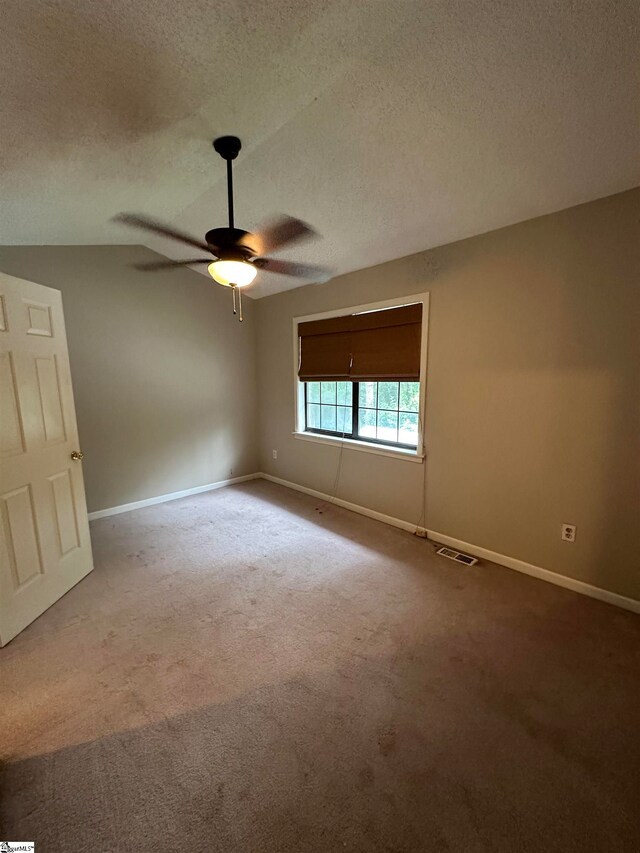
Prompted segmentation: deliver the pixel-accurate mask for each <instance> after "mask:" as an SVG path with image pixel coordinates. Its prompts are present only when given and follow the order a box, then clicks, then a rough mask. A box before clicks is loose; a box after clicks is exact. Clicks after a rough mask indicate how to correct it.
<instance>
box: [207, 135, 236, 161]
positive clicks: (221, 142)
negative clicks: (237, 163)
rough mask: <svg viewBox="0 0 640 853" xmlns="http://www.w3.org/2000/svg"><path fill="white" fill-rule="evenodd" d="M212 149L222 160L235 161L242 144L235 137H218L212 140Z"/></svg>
mask: <svg viewBox="0 0 640 853" xmlns="http://www.w3.org/2000/svg"><path fill="white" fill-rule="evenodd" d="M213 147H214V148H215V150H216V151H217V152H218V154H219V155H220V156H221V157H222V159H223V160H235V159H236V157H237V156H238V154H239V153H240V149H241V148H242V142H240V140H239V139H238V137H237V136H219V137H218V138H217V139H214V140H213Z"/></svg>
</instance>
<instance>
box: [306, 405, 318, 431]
mask: <svg viewBox="0 0 640 853" xmlns="http://www.w3.org/2000/svg"><path fill="white" fill-rule="evenodd" d="M307 429H320V406H317V405H316V404H315V403H309V404H308V405H307Z"/></svg>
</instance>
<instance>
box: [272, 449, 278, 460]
mask: <svg viewBox="0 0 640 853" xmlns="http://www.w3.org/2000/svg"><path fill="white" fill-rule="evenodd" d="M271 455H272V456H273V458H274V459H277V458H278V451H277V450H272V451H271Z"/></svg>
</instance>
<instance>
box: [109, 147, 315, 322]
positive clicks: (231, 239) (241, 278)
mask: <svg viewBox="0 0 640 853" xmlns="http://www.w3.org/2000/svg"><path fill="white" fill-rule="evenodd" d="M213 147H214V148H215V150H216V151H217V152H218V154H219V155H220V156H221V157H222V158H223V160H226V162H227V202H228V207H229V225H228V226H227V227H226V228H213V229H212V230H211V231H207V233H206V234H205V235H204V241H203V240H198V239H197V238H195V237H191V236H190V235H189V234H185V233H184V232H182V231H178V230H177V229H175V228H173V227H171V226H169V225H164V224H163V223H162V222H157V221H156V220H154V219H149V218H148V217H146V216H140V215H138V214H134V213H120V214H119V215H118V216H116V217H115V218H114V221H115V222H122V223H123V224H124V225H131V226H133V227H135V228H143V229H144V230H145V231H150V232H151V233H153V234H159V235H160V236H162V237H169V238H170V239H172V240H178V241H179V242H180V243H185V244H186V245H187V246H192V247H195V248H196V249H202V251H204V252H208V253H209V254H210V257H207V258H191V259H189V260H185V261H152V262H151V263H144V264H136V268H137V269H141V270H147V271H149V272H153V271H155V270H163V269H169V268H171V267H184V266H192V265H194V264H207V265H208V266H207V270H208V272H209V275H210V276H211V278H212V279H213V280H214V281H216V282H218V284H222V285H224V286H225V287H230V288H231V291H232V293H233V313H234V314H237V315H238V317H239V319H240V320H242V288H243V287H247V286H248V285H250V284H251V283H252V282H253V280H254V278H255V277H256V274H257V272H258V270H259V269H262V270H264V271H265V272H274V273H279V274H280V275H292V276H297V277H300V278H306V279H309V280H310V281H314V282H318V283H319V282H322V281H327V279H329V278H330V277H331V273H330V272H329V271H328V270H327V269H325V268H323V267H315V266H310V265H309V264H300V263H296V262H294V261H279V260H276V259H274V258H267V257H264V255H266V254H267V253H268V252H269V253H270V252H275V251H278V250H279V249H282V248H283V247H284V246H286V245H288V244H289V243H294V242H298V241H300V240H306V239H309V238H310V237H316V236H317V234H316V232H315V231H314V230H313V229H312V228H310V227H309V225H306V224H305V223H304V222H301V221H300V220H299V219H294V218H292V217H291V216H281V217H280V218H278V219H276V220H275V221H273V222H271V223H270V224H268V225H266V226H265V227H264V228H262V229H261V230H260V231H258V232H257V233H253V234H252V233H250V232H249V231H243V230H242V229H241V228H236V227H235V223H234V217H233V166H232V164H233V161H234V160H235V159H236V157H237V156H238V154H239V152H240V149H241V147H242V145H241V142H240V140H239V139H238V137H237V136H220V137H219V138H218V139H214V141H213ZM211 256H213V259H212V257H211ZM236 292H237V299H236Z"/></svg>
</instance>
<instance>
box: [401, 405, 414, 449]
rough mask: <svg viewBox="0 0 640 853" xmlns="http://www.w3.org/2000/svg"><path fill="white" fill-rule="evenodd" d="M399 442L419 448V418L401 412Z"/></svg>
mask: <svg viewBox="0 0 640 853" xmlns="http://www.w3.org/2000/svg"><path fill="white" fill-rule="evenodd" d="M398 441H399V442H400V443H401V444H412V445H415V446H416V447H417V446H418V416H417V415H409V414H407V413H406V412H400V423H399V430H398Z"/></svg>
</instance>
